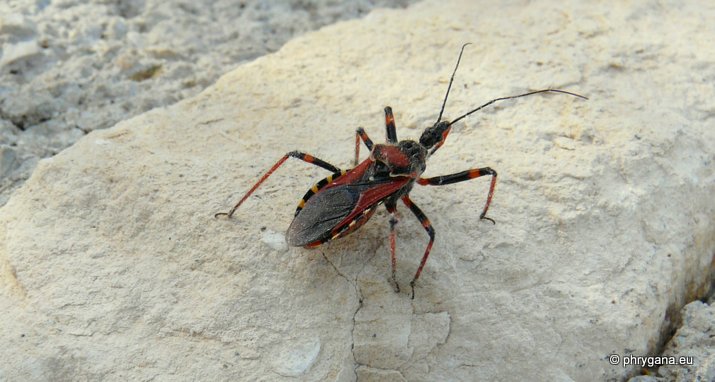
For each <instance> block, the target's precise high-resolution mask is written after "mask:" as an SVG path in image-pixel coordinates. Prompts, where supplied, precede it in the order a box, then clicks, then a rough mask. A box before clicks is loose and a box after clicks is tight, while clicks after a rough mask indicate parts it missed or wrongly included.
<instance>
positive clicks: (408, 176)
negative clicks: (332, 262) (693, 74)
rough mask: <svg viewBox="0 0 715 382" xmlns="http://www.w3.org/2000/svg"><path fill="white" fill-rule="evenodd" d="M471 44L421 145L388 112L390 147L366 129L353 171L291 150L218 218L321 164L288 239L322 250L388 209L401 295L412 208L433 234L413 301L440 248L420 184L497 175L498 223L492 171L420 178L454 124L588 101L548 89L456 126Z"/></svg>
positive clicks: (357, 141)
mask: <svg viewBox="0 0 715 382" xmlns="http://www.w3.org/2000/svg"><path fill="white" fill-rule="evenodd" d="M467 45H469V44H464V45H463V46H462V49H461V51H460V52H459V57H458V58H457V64H456V65H455V67H454V71H453V72H452V77H451V78H450V80H449V85H448V86H447V94H445V96H444V101H443V102H442V108H441V109H440V111H439V116H438V117H437V122H435V124H434V125H433V126H432V127H428V128H427V129H425V131H424V132H423V133H422V136H421V137H420V139H419V141H418V142H415V141H412V140H403V141H398V140H397V132H396V129H395V119H394V117H393V115H392V109H391V108H390V107H389V106H388V107H385V127H386V131H387V143H385V144H374V143H373V142H372V140H371V139H370V138H369V137H368V135H367V133H365V130H364V129H363V128H361V127H360V128H358V129H357V131H356V134H355V162H354V166H355V167H353V168H352V169H349V170H342V169H340V168H338V167H337V166H334V165H332V164H330V163H328V162H325V161H323V160H321V159H318V158H316V157H314V156H312V155H310V154H306V153H303V152H300V151H291V152H289V153H287V154H286V155H284V156H283V158H281V159H280V160H278V162H276V164H274V165H273V167H271V168H270V169H269V170H268V171H267V172H266V173H265V174H264V175H263V176H262V177H261V178H260V179H259V180H258V182H257V183H256V184H254V185H253V187H251V189H250V190H248V192H247V193H246V194H245V195H244V196H243V197H242V198H241V200H239V201H238V203H236V205H235V206H234V207H233V208H231V210H230V211H228V212H219V213H217V214H216V215H215V217H218V216H226V217H228V218H230V217H231V216H233V214H234V213H235V212H236V209H238V207H240V206H241V204H243V202H244V201H245V200H246V199H248V197H249V196H251V194H253V192H254V191H255V190H256V189H257V188H258V187H259V186H260V185H261V184H262V183H263V182H264V181H265V180H266V179H267V178H268V177H269V176H271V174H273V172H274V171H275V170H276V169H278V167H280V166H281V165H282V164H283V163H284V162H285V161H286V160H287V159H288V158H291V157H292V158H297V159H300V160H302V161H304V162H307V163H310V164H313V165H316V166H318V167H321V168H324V169H326V170H328V171H330V172H331V173H332V174H331V175H328V177H326V178H325V179H323V180H321V181H319V182H318V183H316V184H315V185H314V186H313V187H311V189H310V190H308V192H306V194H305V195H304V196H303V199H301V200H300V202H299V203H298V208H297V209H296V211H295V216H294V218H293V221H292V222H291V224H290V226H289V227H288V232H287V235H286V236H287V240H288V244H290V245H292V246H295V247H306V248H312V247H316V246H319V245H321V244H323V243H326V242H328V241H331V240H335V239H339V238H341V237H344V236H346V235H348V234H350V233H352V232H354V231H355V230H356V229H358V228H359V227H360V226H362V225H363V224H365V223H366V222H367V221H368V220H369V219H370V217H372V215H373V214H374V213H375V211H376V210H377V207H378V206H380V205H382V204H384V206H385V208H386V209H387V212H388V213H389V214H390V261H391V265H392V273H391V276H392V282H393V284H394V286H395V291H396V292H399V290H400V287H399V284H398V283H397V280H396V278H395V269H396V266H397V261H396V255H395V239H396V234H395V226H396V225H397V222H398V219H397V214H396V210H397V202H398V201H400V200H401V201H402V203H404V204H405V206H407V208H409V209H410V211H412V213H413V214H414V215H415V216H416V217H417V219H418V220H419V221H420V223H422V226H423V227H424V229H425V230H426V231H427V234H428V235H429V243H427V248H426V249H425V252H424V255H422V260H421V261H420V265H419V267H418V268H417V272H416V273H415V276H414V277H413V278H412V281H411V282H410V287H411V288H412V298H413V299H414V298H415V282H416V281H417V279H418V278H419V277H420V274H421V273H422V269H423V268H424V266H425V263H426V262H427V257H429V254H430V250H431V249H432V244H433V243H434V238H435V230H434V228H433V227H432V224H431V223H430V221H429V219H428V218H427V216H426V215H425V214H424V213H423V212H422V210H421V209H420V208H419V207H417V205H416V204H415V203H413V202H412V200H411V199H410V196H409V193H410V190H412V187H413V186H414V185H415V183H417V184H420V185H423V186H428V185H429V186H443V185H447V184H452V183H458V182H463V181H466V180H470V179H474V178H478V177H480V176H485V175H488V176H491V183H490V184H489V193H488V194H487V201H486V203H485V204H484V208H483V209H482V213H481V214H480V215H479V219H484V220H488V221H490V222H492V223H494V220H493V219H491V218H489V217H487V216H486V215H487V210H488V209H489V205H490V204H491V202H492V196H493V195H494V187H495V185H496V180H497V173H496V171H494V170H492V169H491V168H490V167H482V168H475V169H469V170H466V171H461V172H458V173H454V174H449V175H442V176H435V177H431V178H422V177H421V176H420V175H421V174H422V173H423V172H424V171H425V168H426V161H427V158H429V157H430V156H431V155H432V154H434V153H435V151H437V150H438V149H439V148H440V147H442V145H443V144H444V142H445V140H446V139H447V135H448V134H449V132H450V130H451V128H452V125H454V124H455V123H456V122H458V121H460V120H462V119H464V118H466V117H467V116H469V115H471V114H472V113H475V112H477V111H479V110H481V109H483V108H485V107H487V106H489V105H491V104H493V103H495V102H498V101H503V100H508V99H514V98H520V97H526V96H528V95H532V94H538V93H547V92H551V93H562V94H568V95H571V96H575V97H579V98H583V99H587V98H586V97H583V96H581V95H578V94H575V93H571V92H567V91H564V90H558V89H543V90H536V91H531V92H528V93H524V94H519V95H514V96H508V97H500V98H495V99H493V100H491V101H489V102H487V103H485V104H483V105H482V106H479V107H478V108H476V109H474V110H471V111H469V112H468V113H466V114H464V115H462V116H460V117H458V118H456V119H454V120H452V121H451V122H448V121H443V120H442V113H443V112H444V107H445V105H446V104H447V98H448V97H449V91H450V89H451V88H452V82H453V81H454V75H455V74H456V73H457V68H458V67H459V62H460V61H461V59H462V53H464V48H465V47H466V46H467ZM361 140H362V142H363V143H364V144H365V146H366V147H367V148H368V150H370V156H369V157H368V158H367V159H365V160H364V161H362V162H360V163H358V156H359V154H360V141H361Z"/></svg>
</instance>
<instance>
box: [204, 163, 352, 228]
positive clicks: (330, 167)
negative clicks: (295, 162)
mask: <svg viewBox="0 0 715 382" xmlns="http://www.w3.org/2000/svg"><path fill="white" fill-rule="evenodd" d="M291 157H293V158H297V159H300V160H302V161H304V162H306V163H310V164H313V165H316V166H318V167H321V168H324V169H326V170H328V171H331V172H333V173H336V172H338V173H339V172H340V171H341V170H340V169H339V168H337V167H335V166H334V165H332V164H330V163H328V162H326V161H324V160H322V159H318V158H316V157H314V156H312V155H310V154H306V153H303V152H300V151H291V152H289V153H287V154H286V155H284V156H283V158H281V159H279V160H278V162H276V163H275V164H274V165H273V166H272V167H271V168H270V169H269V170H268V171H267V172H266V173H265V174H263V176H262V177H261V178H260V179H259V180H258V182H256V184H254V185H253V187H251V189H250V190H248V192H247V193H246V194H245V195H243V197H242V198H241V200H239V201H238V203H236V205H235V206H233V208H231V210H230V211H228V212H218V213H216V214H214V217H219V216H226V217H227V218H230V217H231V216H233V214H234V212H236V210H237V209H238V207H240V206H241V204H243V202H244V201H246V199H248V197H249V196H251V194H253V192H254V191H256V189H257V188H258V187H259V186H260V185H261V184H262V183H263V182H264V181H265V180H266V179H268V177H269V176H271V175H272V174H273V172H274V171H276V170H277V169H278V167H280V166H281V165H282V164H283V163H285V161H286V160H287V159H288V158H291Z"/></svg>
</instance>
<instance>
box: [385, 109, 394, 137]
mask: <svg viewBox="0 0 715 382" xmlns="http://www.w3.org/2000/svg"><path fill="white" fill-rule="evenodd" d="M385 132H386V134H387V142H388V143H397V129H396V128H395V117H393V116H392V108H391V107H389V106H387V107H385Z"/></svg>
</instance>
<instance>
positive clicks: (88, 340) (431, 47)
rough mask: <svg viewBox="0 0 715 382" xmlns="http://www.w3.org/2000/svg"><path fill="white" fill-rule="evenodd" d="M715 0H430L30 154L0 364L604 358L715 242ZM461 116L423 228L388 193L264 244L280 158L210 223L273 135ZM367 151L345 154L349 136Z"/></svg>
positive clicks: (96, 367) (276, 226)
mask: <svg viewBox="0 0 715 382" xmlns="http://www.w3.org/2000/svg"><path fill="white" fill-rule="evenodd" d="M713 17H715V9H713V8H712V6H711V7H710V8H707V6H703V5H702V4H700V5H697V6H696V5H689V4H681V5H680V6H679V7H677V8H671V9H666V8H664V7H662V6H661V5H660V3H657V2H648V1H643V2H638V3H636V4H635V5H634V4H631V5H629V6H626V5H621V4H617V3H609V4H605V5H591V4H588V5H587V4H586V3H573V4H569V5H566V6H563V5H560V6H558V7H556V6H555V5H552V4H548V3H529V4H528V5H524V4H515V5H506V6H505V5H501V4H500V5H480V6H479V7H477V6H475V5H473V2H470V1H464V2H457V1H455V2H450V3H449V4H445V3H444V2H437V1H434V2H424V3H420V4H418V5H416V6H413V7H411V8H409V9H408V10H403V11H394V10H393V11H387V10H380V11H376V12H373V13H372V14H370V15H369V16H367V17H366V18H365V19H362V20H359V21H349V22H343V23H339V24H336V25H333V26H330V27H327V28H324V29H322V30H320V31H318V32H314V33H310V34H307V35H305V36H303V37H299V38H297V39H294V40H292V41H291V42H289V43H288V44H286V45H285V46H284V47H283V48H281V49H280V50H279V51H278V52H276V53H274V54H271V55H269V56H266V57H262V58H259V59H257V60H255V61H253V62H251V63H248V64H245V65H242V66H240V67H239V68H237V69H236V70H234V71H232V72H230V73H229V74H227V75H225V76H224V77H222V78H221V79H220V80H219V81H218V82H217V83H216V84H215V85H214V86H212V87H210V88H209V89H207V90H206V91H204V92H202V93H201V94H200V95H198V96H196V97H193V98H191V99H188V100H185V101H182V102H180V103H178V104H176V105H173V106H171V107H168V108H160V109H155V110H153V111H150V112H148V113H145V114H143V115H140V116H138V117H135V118H132V119H130V120H127V121H124V122H121V123H119V124H118V125H117V126H116V127H114V128H112V129H108V130H103V131H95V132H92V133H91V134H89V135H87V136H86V137H84V138H83V139H81V140H80V141H79V142H78V143H77V144H75V145H74V146H73V147H72V148H70V149H68V150H65V151H63V152H62V153H60V154H59V155H57V156H55V157H53V158H51V159H48V160H44V161H41V162H40V164H39V166H38V168H37V170H36V171H35V173H34V174H33V176H32V178H31V179H30V180H28V182H27V183H26V185H25V186H24V187H23V188H22V189H21V190H20V191H19V192H17V193H16V194H15V195H14V196H13V198H12V199H11V200H10V201H9V202H8V204H7V205H6V206H4V207H3V208H2V209H1V210H0V243H2V246H0V286H2V291H3V293H2V294H1V295H0V308H1V309H2V311H3V312H4V314H3V315H2V318H1V320H2V323H1V326H2V327H3V331H2V332H0V336H2V337H1V341H2V343H3V344H4V345H5V346H3V347H1V348H0V358H1V359H3V360H4V362H3V363H2V364H1V365H0V379H8V380H47V379H55V380H59V379H67V380H77V379H79V380H82V379H91V380H95V379H97V380H98V379H105V380H127V379H129V380H138V379H156V380H169V379H171V380H175V379H182V380H194V379H199V378H200V379H208V380H214V379H219V380H237V379H243V380H276V379H289V378H295V377H298V378H300V379H303V380H341V381H343V380H355V379H357V378H359V379H361V380H409V381H415V380H417V381H419V380H534V379H540V380H558V381H568V380H576V381H582V380H583V381H586V380H589V381H590V380H623V379H626V378H627V377H629V376H631V375H632V374H633V373H634V372H635V371H636V369H635V368H632V367H631V368H624V367H623V366H621V365H611V364H610V363H609V355H611V354H620V355H621V356H623V355H627V354H634V355H647V354H649V353H650V352H653V351H655V350H656V349H657V347H658V344H659V342H660V341H661V340H662V332H664V331H665V329H666V327H667V325H668V319H669V317H670V315H671V314H672V313H673V312H677V311H678V310H679V307H681V306H682V305H683V304H684V302H685V301H689V300H691V299H693V298H694V297H697V296H699V295H701V294H702V293H704V291H705V289H706V288H707V286H708V285H709V279H708V277H709V275H710V274H711V272H712V269H711V268H712V256H713V253H715V226H714V225H713V216H715V205H713V202H712V195H713V193H714V192H715V173H714V169H715V166H713V161H714V160H715V130H713V129H712V127H711V125H712V117H713V115H715V114H714V113H715V89H714V88H713V87H712V86H711V85H712V81H713V79H715V52H714V51H713V49H712V47H711V42H712V38H713V36H715V26H714V25H712V23H711V22H710V21H711V20H712V19H713ZM463 42H473V43H474V44H473V45H472V46H470V47H468V48H467V50H466V51H465V54H464V57H463V61H462V64H461V67H460V70H459V72H458V73H457V77H456V80H455V86H454V87H453V92H452V94H451V95H450V101H449V103H448V105H447V108H446V111H445V114H446V116H447V118H449V117H451V118H454V117H456V116H458V115H459V114H460V113H463V112H465V111H467V110H470V108H474V107H475V106H477V105H479V104H480V103H482V102H483V101H486V100H488V99H491V98H493V97H497V96H504V95H510V94H516V93H518V92H522V91H524V90H527V89H538V88H545V87H555V88H566V89H569V90H573V91H577V92H579V93H584V94H585V95H588V96H589V97H590V98H591V99H590V100H589V101H583V100H580V99H576V98H573V97H568V96H565V95H549V96H533V97H530V98H525V99H521V100H518V101H508V102H503V103H500V104H497V105H495V106H494V107H492V108H490V109H488V110H485V111H484V112H481V113H478V114H475V115H474V116H472V117H470V118H467V119H465V120H463V121H461V122H459V123H457V124H456V125H455V127H454V128H453V131H452V133H451V134H450V136H449V140H448V142H447V144H446V145H445V146H443V148H442V149H441V150H440V151H439V152H438V153H437V154H436V155H435V156H434V157H432V158H431V160H430V162H429V164H428V169H427V171H426V173H425V175H426V176H433V175H439V174H447V173H452V172H456V171H460V170H464V169H466V168H473V167H481V166H485V165H489V166H491V167H493V168H494V169H496V170H497V171H498V172H499V185H498V187H497V193H496V195H495V199H494V204H493V206H492V209H491V210H490V215H491V217H492V218H494V219H495V220H496V221H497V224H496V225H491V224H490V223H488V222H480V221H479V220H478V215H479V211H480V208H481V206H482V203H483V202H484V197H485V192H486V187H487V183H488V182H487V181H486V180H474V181H471V182H468V183H463V184H458V185H451V186H445V187H439V188H437V187H429V188H427V187H418V188H416V189H415V190H414V191H413V193H412V194H411V195H412V199H413V200H414V201H415V203H416V204H418V205H420V206H421V207H422V209H423V210H424V212H425V213H426V214H427V216H429V218H430V220H431V222H432V224H433V225H434V227H435V229H436V231H437V240H436V242H435V245H434V247H433V250H432V251H433V252H432V256H431V257H430V260H429V262H428V263H427V267H426V269H425V272H424V273H423V275H422V277H421V279H420V280H419V283H418V285H417V288H416V292H417V296H416V298H415V299H414V300H410V299H409V291H408V289H409V287H408V286H407V284H408V282H409V280H410V279H411V277H412V274H413V272H414V271H415V269H416V268H417V265H418V262H419V259H420V257H421V254H422V252H423V250H424V246H425V245H426V243H427V238H426V235H425V233H424V231H423V229H422V227H421V226H420V225H419V223H417V222H416V221H415V219H413V217H412V216H411V214H410V213H409V211H408V210H407V209H405V208H403V207H400V209H399V210H400V211H401V217H402V219H401V222H400V224H399V226H398V234H399V237H398V275H397V278H398V280H399V281H400V282H401V283H402V286H403V292H402V293H399V294H396V293H394V292H393V291H392V287H391V285H390V283H389V255H388V253H389V249H388V248H389V247H388V245H387V244H388V243H387V226H388V223H387V217H386V214H385V213H384V212H382V211H381V212H379V213H377V214H376V215H375V217H373V221H371V222H369V223H368V224H366V225H365V226H364V227H362V228H361V229H360V230H359V231H358V232H356V233H354V234H353V235H351V236H349V237H347V238H345V239H342V240H340V241H336V242H334V243H330V244H329V245H325V246H323V247H320V248H318V249H316V250H305V249H301V248H288V247H285V246H282V245H280V243H279V241H278V240H276V237H277V236H280V235H281V234H282V233H283V232H285V229H286V228H287V226H288V224H289V222H290V219H291V217H292V214H293V208H294V205H295V203H296V202H297V200H298V198H299V197H300V196H302V195H303V193H304V190H306V189H307V188H308V187H310V185H311V184H312V182H313V181H315V180H317V179H320V178H321V177H323V176H325V175H326V174H325V171H322V170H320V169H317V168H313V167H311V166H308V165H306V164H305V163H301V162H299V161H289V162H288V163H286V165H285V166H284V167H283V168H281V169H279V170H278V171H277V172H276V173H275V175H274V176H273V177H272V178H270V179H269V181H268V182H266V184H265V185H264V187H262V188H261V189H259V191H258V192H257V193H256V195H255V197H253V198H251V199H250V200H249V201H248V202H247V203H246V204H245V205H244V206H243V207H242V209H241V210H240V211H239V212H238V214H237V216H236V217H235V219H232V220H223V219H214V218H213V214H214V213H215V212H217V211H222V210H225V209H227V208H228V207H230V206H231V205H232V204H233V203H234V202H235V201H236V200H237V198H239V197H240V195H241V194H242V193H243V192H245V191H246V190H247V189H248V187H250V185H251V183H252V182H254V181H255V180H256V179H257V176H258V175H259V174H261V173H262V172H263V171H265V170H266V169H267V168H268V167H269V166H270V165H272V164H273V163H274V162H275V161H276V160H277V159H278V158H280V157H281V156H282V155H283V154H284V153H285V152H288V151H290V150H293V149H301V150H305V151H307V152H310V153H312V154H314V155H315V156H317V157H319V158H322V159H325V160H328V161H330V162H333V163H335V164H336V165H339V166H344V167H347V166H349V165H350V162H351V158H352V152H351V150H352V147H353V144H354V135H353V131H354V128H355V127H357V126H364V127H365V128H366V129H367V131H368V133H369V134H370V135H371V136H372V138H373V139H374V140H376V141H380V140H382V136H383V134H384V133H383V131H384V126H383V116H382V107H383V106H385V105H391V106H392V107H393V109H394V110H395V117H396V121H397V125H398V135H399V137H400V138H416V137H418V136H419V134H420V133H421V131H422V129H424V128H425V127H427V126H429V125H430V124H431V123H433V122H434V120H435V119H436V116H437V113H438V111H439V110H438V107H439V105H440V103H441V100H442V97H443V94H444V91H445V88H446V86H447V81H448V78H449V75H450V73H451V70H452V68H453V65H454V61H455V59H456V55H457V53H458V49H459V47H460V46H461V44H462V43H463ZM364 155H365V154H364V153H363V156H364Z"/></svg>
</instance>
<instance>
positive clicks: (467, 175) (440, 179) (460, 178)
mask: <svg viewBox="0 0 715 382" xmlns="http://www.w3.org/2000/svg"><path fill="white" fill-rule="evenodd" d="M484 175H491V177H492V180H491V183H490V184H489V194H488V195H487V202H486V203H485V204H484V209H483V210H482V213H481V214H480V215H479V219H484V220H489V221H490V222H492V223H494V219H492V218H488V217H487V216H486V215H487V210H489V205H490V204H491V203H492V196H494V187H496V184H497V172H496V171H494V170H492V169H491V168H490V167H482V168H475V169H471V170H466V171H462V172H458V173H455V174H450V175H442V176H435V177H432V178H419V179H417V183H419V184H421V185H423V186H444V185H446V184H452V183H459V182H464V181H466V180H470V179H474V178H479V177H480V176H484ZM495 224H496V223H495Z"/></svg>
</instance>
